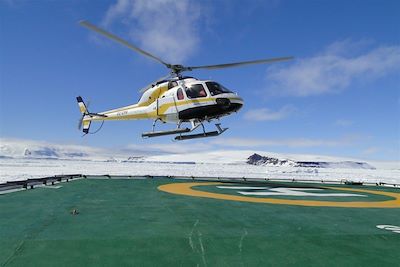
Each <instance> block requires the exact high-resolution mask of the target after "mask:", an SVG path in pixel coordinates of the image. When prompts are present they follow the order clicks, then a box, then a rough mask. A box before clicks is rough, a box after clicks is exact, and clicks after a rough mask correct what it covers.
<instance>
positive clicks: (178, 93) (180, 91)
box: [176, 88, 185, 100]
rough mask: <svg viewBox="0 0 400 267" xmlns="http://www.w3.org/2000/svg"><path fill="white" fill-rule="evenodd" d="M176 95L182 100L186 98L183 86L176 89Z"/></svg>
mask: <svg viewBox="0 0 400 267" xmlns="http://www.w3.org/2000/svg"><path fill="white" fill-rule="evenodd" d="M176 96H177V98H178V100H182V99H184V98H185V96H184V95H183V90H182V88H179V89H178V91H176Z"/></svg>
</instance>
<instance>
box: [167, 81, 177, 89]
mask: <svg viewBox="0 0 400 267" xmlns="http://www.w3.org/2000/svg"><path fill="white" fill-rule="evenodd" d="M175 86H178V83H177V82H176V81H170V82H168V90H169V89H171V88H174V87H175Z"/></svg>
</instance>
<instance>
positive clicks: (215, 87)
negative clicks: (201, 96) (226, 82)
mask: <svg viewBox="0 0 400 267" xmlns="http://www.w3.org/2000/svg"><path fill="white" fill-rule="evenodd" d="M206 84H207V87H208V90H209V91H210V94H211V95H220V94H226V93H232V91H230V90H228V89H226V88H225V87H224V86H222V85H220V84H219V83H216V82H206Z"/></svg>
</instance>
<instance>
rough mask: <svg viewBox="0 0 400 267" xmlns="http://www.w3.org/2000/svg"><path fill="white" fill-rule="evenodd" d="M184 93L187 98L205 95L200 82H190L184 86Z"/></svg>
mask: <svg viewBox="0 0 400 267" xmlns="http://www.w3.org/2000/svg"><path fill="white" fill-rule="evenodd" d="M186 95H187V97H188V98H199V97H206V96H207V92H206V90H205V89H204V87H203V85H201V84H192V85H191V86H190V87H187V88H186Z"/></svg>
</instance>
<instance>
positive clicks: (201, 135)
mask: <svg viewBox="0 0 400 267" xmlns="http://www.w3.org/2000/svg"><path fill="white" fill-rule="evenodd" d="M156 122H157V120H155V121H154V123H153V130H152V131H151V132H144V133H142V137H143V138H150V137H157V136H164V135H173V134H179V135H177V136H175V138H174V139H175V140H176V141H181V140H188V139H196V138H205V137H212V136H218V135H220V134H222V133H223V132H225V131H226V130H228V128H222V127H221V124H220V123H216V124H215V126H216V127H217V130H218V131H211V132H206V131H205V127H204V125H203V123H202V122H193V121H192V122H191V123H192V128H191V129H189V128H180V125H181V122H179V123H178V124H177V128H176V129H173V130H167V131H154V127H155V124H156ZM200 125H201V126H202V129H203V132H202V133H198V134H186V135H182V134H183V133H189V132H192V131H194V130H196V129H197V128H198V127H199V126H200Z"/></svg>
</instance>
